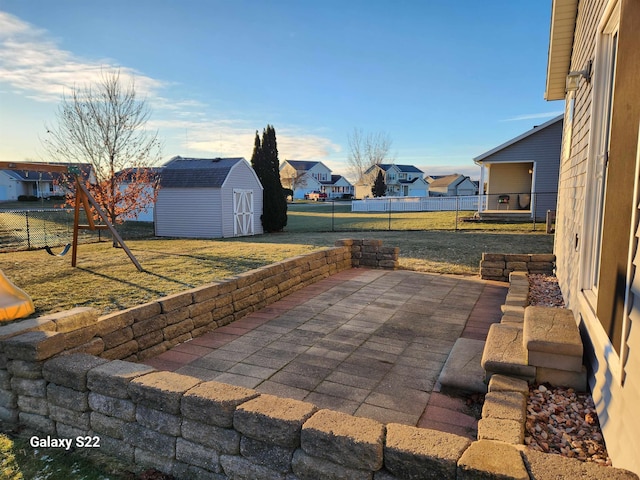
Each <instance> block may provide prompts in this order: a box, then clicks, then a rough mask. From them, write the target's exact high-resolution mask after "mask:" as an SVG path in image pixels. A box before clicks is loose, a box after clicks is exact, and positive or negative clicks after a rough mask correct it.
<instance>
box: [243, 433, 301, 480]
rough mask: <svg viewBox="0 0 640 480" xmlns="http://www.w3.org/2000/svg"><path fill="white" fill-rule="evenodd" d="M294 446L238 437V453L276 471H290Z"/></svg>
mask: <svg viewBox="0 0 640 480" xmlns="http://www.w3.org/2000/svg"><path fill="white" fill-rule="evenodd" d="M294 451H295V448H286V447H280V446H278V445H273V444H272V443H267V442H261V441H260V440H255V439H253V438H249V437H242V438H241V439H240V454H241V455H242V456H243V457H245V458H246V459H247V460H249V461H251V462H252V463H254V464H256V465H262V466H263V467H268V468H270V469H271V470H275V471H276V472H281V473H287V472H290V471H291V459H292V458H293V452H294Z"/></svg>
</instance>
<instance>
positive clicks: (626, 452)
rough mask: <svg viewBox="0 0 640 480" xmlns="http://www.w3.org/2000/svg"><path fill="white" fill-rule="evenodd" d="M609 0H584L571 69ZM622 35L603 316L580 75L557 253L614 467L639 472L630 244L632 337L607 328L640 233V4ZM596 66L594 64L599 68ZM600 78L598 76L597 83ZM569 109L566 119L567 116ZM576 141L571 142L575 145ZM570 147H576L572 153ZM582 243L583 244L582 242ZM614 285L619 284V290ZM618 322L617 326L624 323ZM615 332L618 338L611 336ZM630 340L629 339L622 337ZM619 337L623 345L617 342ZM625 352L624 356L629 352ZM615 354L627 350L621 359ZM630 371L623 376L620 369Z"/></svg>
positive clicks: (587, 105) (586, 106) (639, 355)
mask: <svg viewBox="0 0 640 480" xmlns="http://www.w3.org/2000/svg"><path fill="white" fill-rule="evenodd" d="M608 3H609V2H608V0H582V1H580V2H579V5H578V15H577V19H576V22H577V23H576V29H575V38H574V45H573V55H572V60H571V70H581V69H583V68H584V66H585V64H586V62H587V61H588V60H594V59H595V57H596V52H595V46H596V38H597V36H598V34H599V32H598V28H599V26H600V23H601V19H602V17H603V15H604V13H605V8H606V6H607V4H608ZM620 6H621V14H620V18H621V20H620V35H619V48H618V63H617V72H616V79H615V97H614V103H613V110H612V111H613V114H612V133H611V149H610V163H609V171H608V173H607V182H608V183H607V190H606V200H605V207H604V223H603V232H604V234H603V240H602V242H603V243H602V245H603V253H602V256H601V269H600V290H599V292H598V306H597V312H598V317H596V316H594V314H593V311H592V309H591V307H590V306H589V304H588V303H587V302H586V301H585V300H584V296H583V293H582V292H581V286H582V283H581V282H582V279H581V277H582V274H581V273H582V272H581V265H582V264H583V261H582V259H581V255H584V254H585V252H584V251H583V249H582V247H583V243H584V241H585V238H583V237H584V236H588V235H593V232H589V231H586V230H585V229H584V228H583V225H584V223H585V219H586V213H585V208H586V205H585V202H586V198H587V188H588V186H589V185H591V182H592V181H593V179H591V178H589V174H588V168H587V164H588V161H589V155H590V152H589V142H590V141H592V139H591V138H590V134H591V132H590V129H591V111H592V102H593V87H594V86H595V85H594V84H592V83H590V82H586V81H584V80H583V81H582V82H581V84H580V87H579V89H578V91H577V92H576V98H575V107H574V118H573V122H572V123H571V125H569V124H566V125H565V133H566V134H570V135H571V139H570V142H563V149H564V151H563V153H562V159H563V161H562V163H561V167H560V181H559V192H558V216H557V223H556V238H555V249H554V250H555V253H556V258H557V269H556V272H557V276H558V279H559V281H560V285H561V288H562V292H563V295H564V297H565V301H566V303H567V306H568V307H569V308H571V309H572V310H573V311H574V313H576V316H577V320H578V321H579V323H580V327H581V329H582V332H583V338H584V339H585V353H586V363H587V366H588V368H589V371H590V377H589V385H590V387H591V390H592V394H593V398H594V402H595V404H596V408H597V411H598V415H599V418H600V422H601V426H602V430H603V434H604V437H605V441H606V444H607V450H608V452H609V454H610V456H611V458H612V460H613V464H614V466H616V467H621V468H626V469H629V470H632V471H634V472H635V473H640V456H638V452H640V433H639V432H640V415H638V413H637V406H638V404H640V381H639V379H640V269H639V268H638V266H640V251H639V250H638V244H637V243H638V242H637V241H636V242H635V244H634V245H632V254H633V258H634V267H633V269H634V270H633V272H632V279H633V281H632V285H631V286H630V294H631V298H630V304H629V318H628V321H629V323H630V325H629V327H628V329H627V332H628V335H627V336H626V338H624V337H621V335H620V331H619V330H614V329H613V328H611V327H607V326H606V325H608V324H609V323H610V320H611V318H613V317H615V318H617V317H618V316H619V315H621V314H622V312H621V310H622V309H621V308H620V307H619V306H617V304H616V303H615V302H617V303H618V304H619V302H620V300H621V295H620V293H621V292H620V287H621V285H620V282H622V287H623V288H622V290H624V281H625V274H626V258H627V250H628V243H629V232H630V231H633V232H635V233H636V237H640V229H639V227H638V225H637V224H635V225H630V220H629V219H630V217H631V215H630V212H631V211H632V209H633V208H637V207H638V205H637V204H636V205H634V204H633V200H632V192H633V188H632V184H633V179H634V177H635V175H634V168H635V164H636V161H637V157H636V154H637V151H638V123H639V121H640V85H639V83H640V80H639V78H640V62H638V52H640V37H638V35H637V32H638V31H640V3H639V2H637V1H635V0H620ZM596 68H597V65H595V64H594V69H596ZM594 81H597V78H594V79H592V82H594ZM568 111H569V109H568V106H567V114H566V115H565V122H569V121H570V119H569V116H568ZM569 146H570V147H569ZM567 148H570V151H567ZM576 241H577V244H576ZM616 284H617V287H618V290H617V291H616ZM618 327H619V325H618V326H616V328H618ZM608 335H610V336H611V338H612V341H611V340H609V338H608ZM621 342H624V343H621ZM616 343H617V346H616ZM625 351H626V354H625ZM616 352H621V353H622V354H623V357H622V358H620V357H619V356H618V354H617V353H616ZM623 369H624V378H625V379H624V382H623V381H622V375H621V374H622V371H623Z"/></svg>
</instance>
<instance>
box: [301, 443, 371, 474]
mask: <svg viewBox="0 0 640 480" xmlns="http://www.w3.org/2000/svg"><path fill="white" fill-rule="evenodd" d="M291 466H292V468H293V473H294V474H295V475H296V477H297V478H299V479H300V480H318V479H320V478H321V479H323V480H371V478H372V477H373V474H372V472H371V471H368V470H356V469H354V468H348V467H345V466H343V465H337V464H335V463H333V462H331V461H329V460H324V459H322V458H316V457H312V456H311V455H307V454H306V453H305V452H304V451H303V450H301V449H298V450H296V451H295V453H294V454H293V460H292V462H291Z"/></svg>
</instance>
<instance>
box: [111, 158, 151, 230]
mask: <svg viewBox="0 0 640 480" xmlns="http://www.w3.org/2000/svg"><path fill="white" fill-rule="evenodd" d="M146 169H147V170H148V171H149V172H148V173H149V180H150V182H149V183H148V184H147V186H146V187H145V191H146V193H147V195H148V197H149V198H150V199H152V200H151V202H150V203H148V204H147V205H140V208H138V209H136V211H134V212H131V215H132V217H128V218H127V220H132V221H135V222H153V216H154V214H153V211H154V204H155V194H156V188H157V186H158V181H159V179H160V172H161V171H162V169H161V168H159V167H157V168H156V167H148V168H146ZM137 170H138V168H129V169H127V170H121V171H120V172H117V173H116V177H117V178H118V188H119V189H120V191H121V192H124V191H125V190H126V188H127V187H128V186H129V184H130V183H131V182H132V181H133V180H134V179H135V174H136V173H137Z"/></svg>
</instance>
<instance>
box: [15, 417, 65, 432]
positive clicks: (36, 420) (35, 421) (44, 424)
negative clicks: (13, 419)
mask: <svg viewBox="0 0 640 480" xmlns="http://www.w3.org/2000/svg"><path fill="white" fill-rule="evenodd" d="M18 423H19V424H20V425H22V426H24V427H27V428H30V429H31V430H35V431H37V432H41V433H48V434H50V435H55V434H56V424H55V422H54V421H53V420H51V419H50V418H49V417H45V416H43V415H37V414H35V413H27V412H19V413H18Z"/></svg>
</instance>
